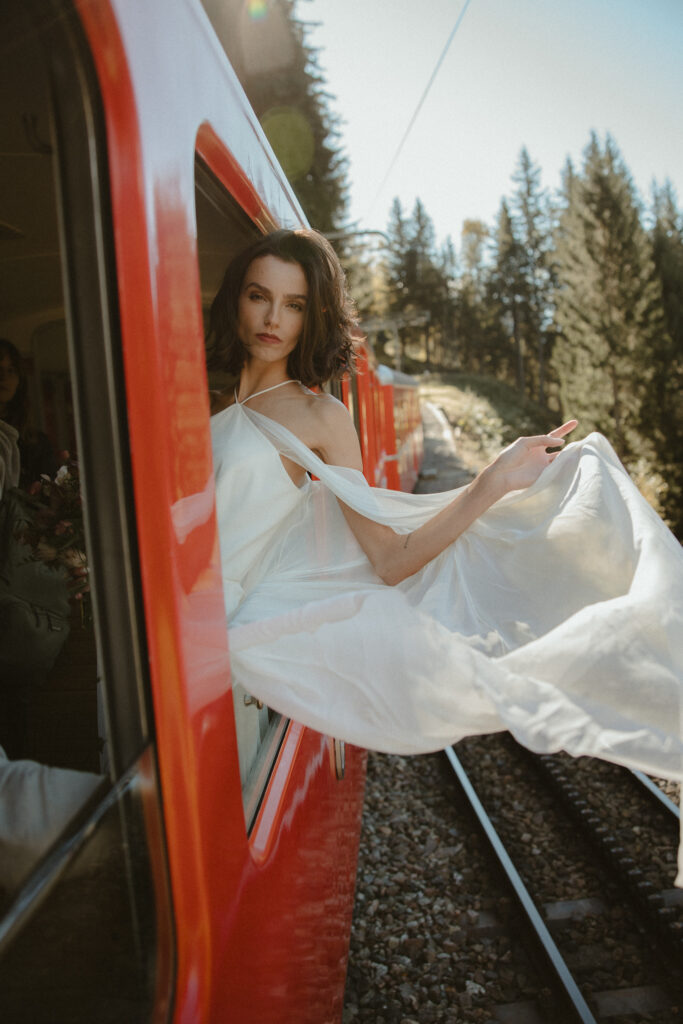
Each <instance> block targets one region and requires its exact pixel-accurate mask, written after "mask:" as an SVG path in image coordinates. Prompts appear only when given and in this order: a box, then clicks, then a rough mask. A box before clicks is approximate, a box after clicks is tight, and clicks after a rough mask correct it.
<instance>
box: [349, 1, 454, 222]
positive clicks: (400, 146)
mask: <svg viewBox="0 0 683 1024" xmlns="http://www.w3.org/2000/svg"><path fill="white" fill-rule="evenodd" d="M470 3H471V0H465V3H464V4H463V7H462V10H461V11H460V14H459V15H458V17H457V20H456V22H455V25H454V26H453V28H452V29H451V33H450V35H449V37H448V39H447V40H446V45H445V46H444V48H443V50H442V51H441V55H440V57H439V59H438V60H437V62H436V64H435V65H434V70H433V71H432V73H431V75H430V76H429V81H428V82H427V85H426V86H425V89H424V92H423V93H422V95H421V96H420V99H419V102H418V104H417V106H416V107H415V110H414V112H413V116H412V117H411V119H410V121H409V122H408V127H407V128H406V130H405V132H404V133H403V138H402V139H401V141H400V142H399V144H398V147H397V149H396V152H395V153H394V155H393V157H392V158H391V163H390V164H389V166H388V168H387V171H386V174H385V175H384V177H383V178H382V181H381V182H380V185H379V188H378V189H377V191H376V192H375V196H374V199H373V200H372V202H371V203H370V206H369V207H368V211H367V213H366V214H365V217H363V218H362V219H363V220H367V218H368V217H369V216H370V214H371V213H372V210H373V207H374V205H375V203H376V202H377V200H378V198H379V196H380V195H381V193H382V189H383V188H384V186H385V185H386V183H387V181H388V179H389V175H390V174H391V172H392V171H393V169H394V165H395V163H396V161H397V160H398V158H399V156H400V154H401V150H402V149H403V146H404V145H405V141H406V139H407V138H408V136H409V135H410V131H411V129H412V127H413V125H414V124H415V121H416V120H417V116H418V114H419V113H420V110H421V109H422V105H423V104H424V101H425V100H426V99H427V94H428V93H429V90H430V89H431V87H432V84H433V82H434V79H435V78H436V76H437V75H438V73H439V68H440V67H441V65H442V64H443V61H444V58H445V56H446V54H447V53H448V49H449V47H450V45H451V43H452V42H453V40H454V39H455V34H456V32H457V31H458V29H459V28H460V23H461V21H462V19H463V18H464V17H465V12H466V11H467V8H468V7H469V6H470Z"/></svg>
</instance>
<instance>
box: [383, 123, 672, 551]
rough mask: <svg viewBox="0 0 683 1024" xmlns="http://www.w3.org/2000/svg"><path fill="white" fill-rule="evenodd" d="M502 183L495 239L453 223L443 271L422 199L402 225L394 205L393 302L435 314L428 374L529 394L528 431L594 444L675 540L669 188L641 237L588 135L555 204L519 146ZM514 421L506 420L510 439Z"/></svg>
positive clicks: (620, 165) (638, 213) (477, 226)
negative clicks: (509, 185) (449, 370)
mask: <svg viewBox="0 0 683 1024" xmlns="http://www.w3.org/2000/svg"><path fill="white" fill-rule="evenodd" d="M513 186H514V187H513V191H512V195H511V196H510V197H509V198H504V199H503V200H502V201H501V205H500V209H499V212H498V216H497V219H496V222H495V224H494V225H493V227H492V228H489V227H488V226H487V225H486V224H484V223H482V222H481V221H466V222H465V223H464V225H463V235H462V239H461V247H460V252H459V260H457V259H456V256H455V253H454V252H453V251H452V246H450V249H449V252H448V256H447V258H443V259H442V260H439V257H438V254H437V253H436V252H435V248H434V231H433V225H432V223H431V220H430V219H429V218H427V217H426V214H425V212H424V208H423V207H422V204H421V203H419V201H418V202H416V205H415V209H414V211H413V214H412V215H411V216H410V217H408V216H406V215H405V214H404V212H403V210H402V208H401V205H400V203H399V202H398V200H396V201H395V202H394V206H393V208H392V213H391V218H390V223H389V228H388V231H389V235H390V238H391V240H392V244H391V251H390V255H389V259H388V264H387V267H388V269H387V277H386V281H387V290H388V304H389V305H390V307H391V308H392V309H394V310H410V309H415V308H418V307H419V308H425V309H428V310H429V311H430V316H431V321H430V322H431V324H432V325H438V329H437V327H436V326H433V339H436V338H438V344H437V343H436V342H435V341H434V340H433V343H432V347H431V353H432V356H433V357H434V358H433V359H432V365H435V364H440V365H441V366H442V367H446V366H451V367H457V368H458V369H459V370H461V371H463V372H464V373H472V372H476V373H484V374H490V375H491V377H495V378H497V380H496V381H494V382H493V384H492V387H500V388H502V389H503V391H504V392H505V393H509V389H510V387H512V388H514V389H515V390H516V392H517V396H518V400H519V401H520V402H526V401H528V399H529V396H531V395H533V396H534V397H535V398H536V399H537V404H536V406H535V408H536V409H537V410H541V411H542V414H539V415H532V416H531V421H535V422H537V423H538V429H546V428H547V427H549V426H551V425H553V424H554V423H555V422H556V421H557V419H558V415H562V416H563V417H564V418H569V417H570V416H577V418H578V419H579V420H580V430H581V431H582V432H583V433H587V432H588V431H590V430H600V431H601V432H602V433H604V434H605V435H606V436H607V437H608V438H609V439H610V440H611V441H612V443H613V444H614V446H615V448H616V449H617V451H618V452H619V454H620V455H621V457H622V458H623V459H624V461H625V462H626V465H627V466H628V468H629V469H630V471H631V472H632V474H633V475H634V478H635V479H636V482H637V483H638V484H639V486H640V487H641V489H642V490H643V493H645V494H646V496H647V497H648V498H649V500H650V501H652V503H653V504H654V505H655V507H656V508H657V509H658V510H659V511H660V512H661V513H662V514H664V515H665V517H666V518H667V519H668V521H669V523H670V524H671V525H672V527H673V528H674V529H675V531H676V532H677V534H678V535H679V536H681V535H683V462H682V460H681V452H682V451H683V220H682V218H681V214H680V213H679V211H678V209H677V207H676V200H675V196H674V194H673V190H672V188H671V185H670V184H665V185H664V186H663V187H662V188H655V190H654V194H653V206H652V211H651V221H652V223H651V227H646V226H645V224H644V212H643V206H642V202H641V200H640V197H639V196H638V193H637V191H636V189H635V187H634V185H633V182H632V180H631V177H630V174H629V172H628V169H627V167H626V165H625V163H624V160H623V158H622V156H621V154H620V153H619V151H618V149H617V147H616V144H615V143H614V141H613V140H612V139H611V138H610V137H609V136H608V137H607V138H606V140H605V141H604V142H602V141H600V140H599V139H598V137H597V136H595V135H593V136H591V138H590V141H589V144H588V146H587V147H586V150H585V153H584V159H583V163H582V166H581V167H580V168H578V169H577V168H575V167H574V166H573V165H572V164H571V162H570V161H567V164H566V165H565V168H564V172H563V178H562V189H561V193H560V195H559V196H558V197H557V198H556V199H555V200H554V202H553V203H551V201H550V199H549V197H548V195H547V193H546V192H545V191H544V190H543V189H542V187H541V182H540V171H539V169H538V167H536V166H535V165H534V163H533V162H532V160H531V158H530V156H529V154H528V152H527V151H526V149H522V151H521V153H520V157H519V160H518V164H517V167H516V169H515V172H514V174H513ZM437 310H438V312H437ZM404 348H405V349H406V351H405V353H404V366H405V367H406V368H411V363H410V355H411V353H413V352H414V348H413V349H410V346H408V345H404ZM412 368H413V369H414V370H418V369H423V368H424V362H423V361H422V362H419V361H415V363H414V364H412ZM484 379H486V378H478V380H479V381H481V380H484ZM477 386H478V387H479V386H481V387H484V385H483V384H481V385H479V384H478V385H477ZM498 400H500V401H501V402H502V401H503V400H502V398H500V395H499V399H498ZM494 407H495V403H494ZM548 407H550V408H551V409H553V410H558V407H559V410H561V413H558V412H557V411H554V412H550V413H549V412H548V411H547V408H548ZM487 415H488V414H487ZM525 416H526V414H524V416H523V415H522V414H521V413H520V412H519V410H518V411H517V413H516V414H513V413H512V412H511V411H510V410H506V412H505V419H506V421H507V419H508V418H510V421H511V422H516V424H517V425H518V427H520V426H521V424H523V423H524V422H525ZM539 416H540V419H542V420H543V421H544V422H543V423H542V424H541V423H540V422H539ZM520 417H521V424H520ZM527 419H528V418H527ZM521 429H524V428H523V427H521Z"/></svg>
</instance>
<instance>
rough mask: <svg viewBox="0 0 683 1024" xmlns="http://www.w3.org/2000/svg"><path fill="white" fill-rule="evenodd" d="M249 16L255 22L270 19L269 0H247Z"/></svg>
mask: <svg viewBox="0 0 683 1024" xmlns="http://www.w3.org/2000/svg"><path fill="white" fill-rule="evenodd" d="M247 14H248V15H249V17H250V18H251V19H252V20H253V21H262V20H263V18H267V17H268V0H247Z"/></svg>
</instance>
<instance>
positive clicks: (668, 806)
mask: <svg viewBox="0 0 683 1024" xmlns="http://www.w3.org/2000/svg"><path fill="white" fill-rule="evenodd" d="M631 774H632V775H633V777H634V778H635V779H637V780H638V782H639V783H640V784H641V785H642V786H644V787H645V789H646V790H647V791H648V793H649V794H650V796H652V797H653V798H654V800H655V801H656V802H657V803H658V804H660V805H661V806H662V807H664V808H665V810H667V811H668V812H669V814H671V815H672V817H674V818H675V819H676V821H680V820H681V809H680V807H678V806H677V805H676V804H675V803H674V802H673V800H672V799H671V797H669V796H667V795H666V793H665V792H664V791H663V790H662V789H660V788H659V786H658V785H657V783H656V782H653V781H652V779H651V778H650V777H649V776H648V775H646V774H645V772H640V771H636V770H635V769H632V770H631Z"/></svg>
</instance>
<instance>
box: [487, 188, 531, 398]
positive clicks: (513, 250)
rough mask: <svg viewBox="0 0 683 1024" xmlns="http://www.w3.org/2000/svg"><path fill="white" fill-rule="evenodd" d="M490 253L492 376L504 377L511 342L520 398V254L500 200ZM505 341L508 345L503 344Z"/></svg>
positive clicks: (522, 362) (507, 212)
mask: <svg viewBox="0 0 683 1024" xmlns="http://www.w3.org/2000/svg"><path fill="white" fill-rule="evenodd" d="M492 250H493V251H492V255H493V265H492V268H491V273H490V275H489V280H488V288H487V305H488V307H489V309H490V310H491V313H492V322H493V325H494V328H493V330H494V337H496V338H497V339H498V344H497V345H495V348H496V349H497V350H498V351H497V352H496V355H497V356H498V358H497V359H496V361H495V362H496V369H495V373H496V376H499V377H502V378H505V377H506V376H507V371H508V365H509V359H508V358H507V352H506V349H507V348H508V347H509V343H511V345H512V349H513V352H514V367H515V370H514V373H515V380H516V384H517V389H518V391H519V393H520V395H524V393H525V391H526V365H525V362H526V361H525V339H524V335H523V333H522V330H521V324H520V320H521V311H520V307H521V305H522V302H523V299H524V276H523V274H524V271H523V267H524V255H523V252H522V246H521V245H520V242H519V240H518V238H517V236H516V234H515V229H514V225H513V222H512V218H511V216H510V210H509V207H508V204H507V201H506V200H505V199H501V203H500V209H499V211H498V217H497V222H496V228H495V233H494V235H493V247H492ZM503 339H504V340H503ZM507 339H509V343H508V345H506V344H505V341H507Z"/></svg>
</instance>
